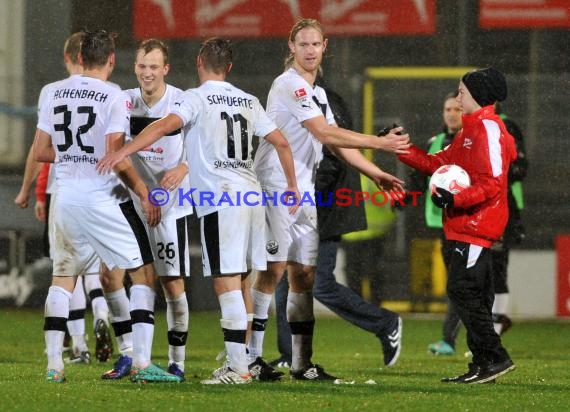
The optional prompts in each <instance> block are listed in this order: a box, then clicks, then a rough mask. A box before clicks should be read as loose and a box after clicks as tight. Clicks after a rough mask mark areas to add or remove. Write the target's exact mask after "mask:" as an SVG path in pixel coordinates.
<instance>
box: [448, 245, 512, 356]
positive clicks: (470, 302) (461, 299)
mask: <svg viewBox="0 0 570 412" xmlns="http://www.w3.org/2000/svg"><path fill="white" fill-rule="evenodd" d="M447 295H448V296H449V299H450V301H451V303H452V304H453V306H454V307H455V309H456V310H457V313H458V314H459V318H460V319H461V321H462V322H463V324H464V325H465V329H466V330H467V346H468V347H469V350H470V351H471V352H472V353H473V363H475V364H476V365H479V366H481V367H485V366H486V365H488V364H490V363H496V362H503V361H505V360H507V359H508V358H509V355H508V353H507V351H506V350H505V348H504V347H503V345H502V344H501V338H500V337H499V335H497V333H496V332H495V329H494V328H493V320H492V317H491V309H492V307H493V300H494V288H493V272H492V256H491V250H490V249H487V248H481V247H479V246H475V245H471V244H469V243H465V242H458V241H455V242H454V244H453V251H452V254H451V261H450V264H449V267H448V275H447Z"/></svg>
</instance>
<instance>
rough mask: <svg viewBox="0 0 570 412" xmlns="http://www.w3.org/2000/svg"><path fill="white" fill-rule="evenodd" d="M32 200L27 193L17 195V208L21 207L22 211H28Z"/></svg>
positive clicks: (15, 200) (15, 201)
mask: <svg viewBox="0 0 570 412" xmlns="http://www.w3.org/2000/svg"><path fill="white" fill-rule="evenodd" d="M29 200H30V194H29V193H26V192H25V191H23V192H22V191H21V190H20V192H19V193H18V194H17V195H16V198H15V199H14V203H15V204H16V206H19V207H21V208H22V209H26V208H27V207H28V201H29Z"/></svg>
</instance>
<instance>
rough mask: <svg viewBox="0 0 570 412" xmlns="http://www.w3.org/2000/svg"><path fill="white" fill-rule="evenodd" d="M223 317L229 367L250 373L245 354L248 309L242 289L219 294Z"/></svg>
mask: <svg viewBox="0 0 570 412" xmlns="http://www.w3.org/2000/svg"><path fill="white" fill-rule="evenodd" d="M218 301H219V302H220V309H221V311H222V319H220V324H221V326H222V330H223V332H224V344H225V347H226V353H227V356H228V363H229V367H230V368H231V369H232V370H233V371H234V372H236V373H238V374H240V375H244V374H247V373H249V369H248V364H247V360H246V355H245V334H246V330H247V311H246V309H245V303H244V302H243V294H242V291H241V290H232V291H230V292H226V293H222V294H221V295H219V296H218Z"/></svg>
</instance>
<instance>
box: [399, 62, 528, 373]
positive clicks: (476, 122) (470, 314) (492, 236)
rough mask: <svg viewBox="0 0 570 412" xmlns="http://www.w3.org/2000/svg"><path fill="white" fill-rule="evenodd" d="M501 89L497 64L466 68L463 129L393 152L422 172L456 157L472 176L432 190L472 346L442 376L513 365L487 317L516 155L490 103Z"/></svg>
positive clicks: (454, 295)
mask: <svg viewBox="0 0 570 412" xmlns="http://www.w3.org/2000/svg"><path fill="white" fill-rule="evenodd" d="M506 97H507V83H506V80H505V77H504V75H503V74H502V73H501V72H499V71H498V70H496V69H494V68H492V67H489V68H486V69H479V70H474V71H471V72H468V73H466V74H465V75H464V76H463V77H462V78H461V81H460V82H459V94H458V96H457V101H458V102H459V103H460V105H461V107H462V109H463V116H462V123H463V129H462V130H461V131H459V132H458V134H457V136H455V138H454V139H453V141H452V143H451V144H450V145H449V146H447V147H446V148H445V149H444V150H442V151H440V152H438V153H435V154H433V155H432V154H427V153H426V152H425V151H423V150H421V149H419V148H418V147H415V146H413V147H412V148H410V150H409V154H406V155H400V156H398V158H399V159H400V160H401V161H402V162H404V163H405V164H407V165H409V166H411V167H413V168H415V169H417V170H418V171H420V172H421V173H424V174H426V175H431V174H432V173H433V172H434V171H435V170H436V169H437V168H438V167H439V166H442V165H446V164H457V165H459V166H461V167H462V168H463V169H465V170H466V171H467V173H468V174H469V176H470V177H471V186H470V187H469V188H467V189H465V190H463V191H462V192H460V193H458V194H455V195H454V194H452V193H450V192H448V191H446V190H444V189H437V192H436V193H434V194H433V195H432V200H433V202H434V204H435V205H436V206H438V207H440V208H442V209H443V210H444V213H443V230H444V233H445V236H446V238H447V239H448V240H450V241H453V242H455V244H454V245H453V255H452V258H451V262H450V266H449V268H448V280H447V293H448V296H449V299H450V300H451V302H452V303H453V305H455V307H456V308H457V310H458V312H459V316H460V318H461V320H462V321H463V324H464V325H465V328H466V330H467V345H468V346H469V349H470V350H471V352H472V353H473V361H472V363H470V364H469V370H468V371H467V372H466V373H465V374H463V375H460V376H456V377H453V378H444V379H442V382H454V383H485V382H489V381H493V380H494V379H495V378H497V377H498V376H501V375H503V374H505V373H507V372H510V371H511V370H513V369H514V368H515V364H514V363H513V361H512V360H511V358H510V357H509V354H508V353H507V351H506V350H505V348H504V347H503V345H502V344H501V338H500V337H499V335H497V333H495V330H494V328H493V320H492V317H491V308H492V305H493V299H494V295H493V293H494V290H493V276H492V272H491V251H490V247H491V245H492V244H493V242H494V241H496V240H497V239H499V237H500V236H501V235H502V234H503V231H504V229H505V226H506V224H507V219H508V215H509V211H508V203H507V175H508V169H509V164H510V163H511V162H512V161H513V160H515V159H516V157H517V154H516V153H517V152H516V149H515V143H514V139H513V137H512V136H511V135H510V134H509V133H508V132H507V130H506V128H505V125H504V124H503V122H502V120H501V119H500V118H499V116H498V115H496V114H495V110H494V107H493V104H494V103H495V102H496V101H503V100H505V98H506Z"/></svg>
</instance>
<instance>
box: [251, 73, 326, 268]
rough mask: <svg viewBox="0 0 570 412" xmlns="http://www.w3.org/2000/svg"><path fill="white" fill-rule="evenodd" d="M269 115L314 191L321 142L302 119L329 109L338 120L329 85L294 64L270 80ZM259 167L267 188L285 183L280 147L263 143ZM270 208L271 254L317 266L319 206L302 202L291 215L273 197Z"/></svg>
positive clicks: (305, 187) (305, 185)
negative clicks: (330, 101) (312, 82)
mask: <svg viewBox="0 0 570 412" xmlns="http://www.w3.org/2000/svg"><path fill="white" fill-rule="evenodd" d="M267 115H268V116H269V117H270V118H271V119H272V120H273V121H274V122H275V124H276V125H277V127H278V128H279V129H280V130H281V133H283V135H284V136H285V138H286V139H287V141H288V142H289V145H290V146H291V151H292V152H293V159H294V161H295V173H296V176H297V185H298V187H299V190H300V191H301V193H303V192H309V193H311V194H313V193H314V190H315V176H316V172H317V167H318V164H319V162H320V160H321V158H322V144H321V143H320V142H319V140H318V139H317V138H316V137H314V136H313V135H311V133H310V132H309V131H308V130H307V129H306V128H305V127H303V124H302V122H303V121H305V120H308V119H312V118H315V117H318V116H322V115H324V116H325V118H326V121H327V123H328V124H334V123H335V121H334V116H333V114H332V111H331V109H330V107H329V105H328V100H327V96H326V93H325V91H324V89H323V88H321V87H319V86H315V87H312V86H311V85H310V84H309V83H308V82H307V81H306V80H305V79H303V78H302V77H301V76H300V75H299V74H298V73H297V71H295V69H293V68H290V69H288V70H287V71H285V72H284V73H283V74H281V75H280V76H279V77H277V78H276V79H275V80H274V82H273V84H272V86H271V90H270V91H269V95H268V97H267ZM255 171H256V173H257V175H258V177H259V181H260V182H261V185H262V187H263V190H265V191H267V192H274V191H279V190H282V188H283V187H286V184H287V181H286V178H285V173H284V172H283V169H282V168H281V166H280V164H279V159H278V156H277V151H276V150H275V148H274V147H273V146H272V145H270V144H268V142H265V141H262V142H261V143H260V145H259V149H258V151H257V154H256V156H255ZM266 214H267V217H266V220H267V241H268V242H267V260H268V261H272V262H285V261H294V262H298V263H302V264H305V265H312V266H315V265H316V263H317V250H318V242H319V235H318V232H317V211H316V207H315V206H312V205H309V204H303V205H301V207H300V208H299V209H298V210H297V212H296V213H295V214H294V215H289V212H288V209H287V207H286V206H284V205H281V204H277V205H274V204H272V203H268V204H267V211H266Z"/></svg>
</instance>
